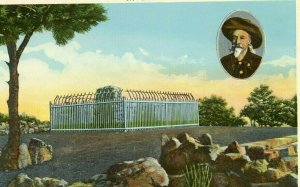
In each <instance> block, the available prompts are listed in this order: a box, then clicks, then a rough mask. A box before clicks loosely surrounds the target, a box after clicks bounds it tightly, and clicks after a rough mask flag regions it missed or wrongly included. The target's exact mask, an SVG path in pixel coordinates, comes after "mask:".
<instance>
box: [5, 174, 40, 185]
mask: <svg viewBox="0 0 300 187" xmlns="http://www.w3.org/2000/svg"><path fill="white" fill-rule="evenodd" d="M7 187H35V185H34V182H33V180H32V179H31V178H29V177H28V175H27V174H25V173H20V174H18V176H17V177H16V178H14V179H12V180H11V181H10V182H9V184H8V186H7Z"/></svg>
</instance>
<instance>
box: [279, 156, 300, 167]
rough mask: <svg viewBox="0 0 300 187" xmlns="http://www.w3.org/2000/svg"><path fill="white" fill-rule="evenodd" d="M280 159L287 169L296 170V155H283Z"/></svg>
mask: <svg viewBox="0 0 300 187" xmlns="http://www.w3.org/2000/svg"><path fill="white" fill-rule="evenodd" d="M282 160H283V161H284V163H285V166H286V168H287V170H291V171H297V170H298V156H289V157H284V158H282Z"/></svg>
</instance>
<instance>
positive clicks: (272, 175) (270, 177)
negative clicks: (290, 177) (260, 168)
mask: <svg viewBox="0 0 300 187" xmlns="http://www.w3.org/2000/svg"><path fill="white" fill-rule="evenodd" d="M265 175H266V178H267V181H268V182H276V181H278V180H279V179H281V178H282V177H284V176H285V175H286V174H285V173H283V172H282V171H280V170H279V169H274V168H268V170H267V171H266V173H265Z"/></svg>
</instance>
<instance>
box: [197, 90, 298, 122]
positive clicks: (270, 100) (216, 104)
mask: <svg viewBox="0 0 300 187" xmlns="http://www.w3.org/2000/svg"><path fill="white" fill-rule="evenodd" d="M247 100H248V103H247V104H246V105H245V106H244V107H243V109H242V110H241V111H240V113H239V115H236V114H235V113H234V109H233V108H232V107H230V106H228V104H227V102H226V100H225V99H224V98H222V97H219V96H216V95H212V96H210V97H204V98H201V99H199V125H200V126H244V125H247V123H248V122H247V121H246V120H245V118H248V121H249V122H250V125H251V126H253V127H255V126H260V127H280V126H282V125H289V126H292V127H297V96H296V95H295V96H294V97H292V98H291V99H281V98H278V97H276V96H274V95H273V91H272V90H271V89H270V88H269V86H267V85H260V86H259V87H256V88H255V89H254V90H253V91H252V92H251V93H250V96H249V97H248V98H247Z"/></svg>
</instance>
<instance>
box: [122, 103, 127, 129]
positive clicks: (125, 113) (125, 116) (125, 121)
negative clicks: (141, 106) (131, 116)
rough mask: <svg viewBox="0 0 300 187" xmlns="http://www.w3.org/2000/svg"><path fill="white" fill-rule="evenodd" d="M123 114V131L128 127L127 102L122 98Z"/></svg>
mask: <svg viewBox="0 0 300 187" xmlns="http://www.w3.org/2000/svg"><path fill="white" fill-rule="evenodd" d="M123 114H124V128H125V132H126V131H127V128H128V121H127V102H126V100H125V99H124V98H123Z"/></svg>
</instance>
